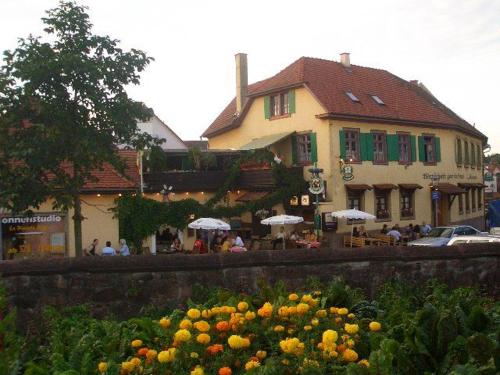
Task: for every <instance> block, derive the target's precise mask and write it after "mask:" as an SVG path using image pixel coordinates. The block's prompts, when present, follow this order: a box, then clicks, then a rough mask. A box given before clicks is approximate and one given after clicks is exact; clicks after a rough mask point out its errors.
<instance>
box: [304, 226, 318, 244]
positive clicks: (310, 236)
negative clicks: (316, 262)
mask: <svg viewBox="0 0 500 375" xmlns="http://www.w3.org/2000/svg"><path fill="white" fill-rule="evenodd" d="M316 240H317V237H316V234H315V233H314V229H309V233H308V234H307V235H306V241H308V242H316Z"/></svg>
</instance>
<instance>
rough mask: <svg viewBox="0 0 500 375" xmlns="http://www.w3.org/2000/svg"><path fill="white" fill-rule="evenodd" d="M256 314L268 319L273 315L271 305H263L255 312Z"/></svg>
mask: <svg viewBox="0 0 500 375" xmlns="http://www.w3.org/2000/svg"><path fill="white" fill-rule="evenodd" d="M257 314H259V316H260V317H262V318H270V317H271V315H272V314H273V305H271V304H270V303H269V302H266V303H264V305H263V306H262V307H261V308H260V309H259V310H258V311H257Z"/></svg>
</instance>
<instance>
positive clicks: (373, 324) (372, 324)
mask: <svg viewBox="0 0 500 375" xmlns="http://www.w3.org/2000/svg"><path fill="white" fill-rule="evenodd" d="M368 327H369V328H370V331H372V332H377V331H380V330H381V329H382V324H380V323H379V322H370V324H369V325H368Z"/></svg>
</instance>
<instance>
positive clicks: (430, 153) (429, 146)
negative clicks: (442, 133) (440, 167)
mask: <svg viewBox="0 0 500 375" xmlns="http://www.w3.org/2000/svg"><path fill="white" fill-rule="evenodd" d="M434 145H435V141H434V136H432V135H426V136H424V162H425V163H435V162H436V151H435V149H434Z"/></svg>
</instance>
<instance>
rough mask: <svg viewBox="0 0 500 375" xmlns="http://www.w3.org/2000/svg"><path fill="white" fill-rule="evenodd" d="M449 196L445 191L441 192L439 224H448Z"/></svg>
mask: <svg viewBox="0 0 500 375" xmlns="http://www.w3.org/2000/svg"><path fill="white" fill-rule="evenodd" d="M449 207H450V196H449V195H448V194H446V193H442V194H441V200H440V201H439V211H438V220H439V225H448V224H450V209H449Z"/></svg>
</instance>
